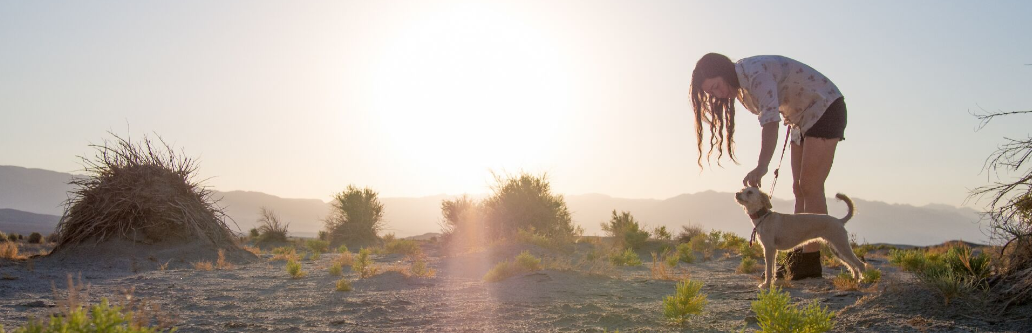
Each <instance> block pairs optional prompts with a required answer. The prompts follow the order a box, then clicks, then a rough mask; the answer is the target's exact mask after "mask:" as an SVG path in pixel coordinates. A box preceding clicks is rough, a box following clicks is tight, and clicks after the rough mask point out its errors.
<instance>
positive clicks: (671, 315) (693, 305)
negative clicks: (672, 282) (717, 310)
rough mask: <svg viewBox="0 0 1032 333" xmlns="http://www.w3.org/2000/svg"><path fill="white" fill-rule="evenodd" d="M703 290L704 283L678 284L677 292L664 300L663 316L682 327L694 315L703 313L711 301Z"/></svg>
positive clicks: (684, 282) (689, 282) (686, 282)
mask: <svg viewBox="0 0 1032 333" xmlns="http://www.w3.org/2000/svg"><path fill="white" fill-rule="evenodd" d="M700 290H702V282H699V281H691V280H684V281H681V282H678V283H677V291H675V292H674V294H673V295H671V296H667V297H666V298H665V299H663V314H664V315H666V317H667V319H669V320H671V321H673V322H674V323H676V324H678V325H681V324H684V322H685V321H687V320H688V319H689V317H691V316H693V315H697V314H699V313H701V312H702V309H703V308H704V307H705V306H706V303H708V302H709V301H708V300H707V299H706V294H702V293H700V292H699V291H700Z"/></svg>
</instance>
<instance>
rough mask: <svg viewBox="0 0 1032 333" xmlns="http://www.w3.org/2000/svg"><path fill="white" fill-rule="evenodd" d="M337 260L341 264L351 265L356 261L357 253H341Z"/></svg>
mask: <svg viewBox="0 0 1032 333" xmlns="http://www.w3.org/2000/svg"><path fill="white" fill-rule="evenodd" d="M336 262H338V263H340V265H341V266H351V265H353V264H354V263H355V255H353V254H351V252H344V253H341V254H340V256H339V257H337V261H336Z"/></svg>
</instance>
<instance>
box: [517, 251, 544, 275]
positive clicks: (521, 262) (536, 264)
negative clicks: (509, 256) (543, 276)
mask: <svg viewBox="0 0 1032 333" xmlns="http://www.w3.org/2000/svg"><path fill="white" fill-rule="evenodd" d="M516 267H517V268H520V269H522V270H524V271H528V272H532V271H537V270H541V259H540V258H538V257H535V256H534V255H532V254H530V251H523V252H520V254H519V255H517V256H516Z"/></svg>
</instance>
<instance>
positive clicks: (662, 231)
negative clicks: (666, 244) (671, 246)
mask: <svg viewBox="0 0 1032 333" xmlns="http://www.w3.org/2000/svg"><path fill="white" fill-rule="evenodd" d="M652 234H653V235H655V236H656V239H659V240H671V239H673V238H674V236H673V235H671V234H670V232H669V231H667V228H666V226H665V225H664V226H660V227H659V228H656V229H655V230H653V232H652Z"/></svg>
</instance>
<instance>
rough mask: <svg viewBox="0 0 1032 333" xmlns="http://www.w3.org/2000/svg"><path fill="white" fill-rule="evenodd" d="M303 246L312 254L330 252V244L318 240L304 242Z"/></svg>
mask: <svg viewBox="0 0 1032 333" xmlns="http://www.w3.org/2000/svg"><path fill="white" fill-rule="evenodd" d="M305 245H306V246H307V247H308V249H309V250H312V252H313V253H326V252H327V251H329V250H330V242H327V241H324V240H318V239H309V240H307V241H305Z"/></svg>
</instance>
